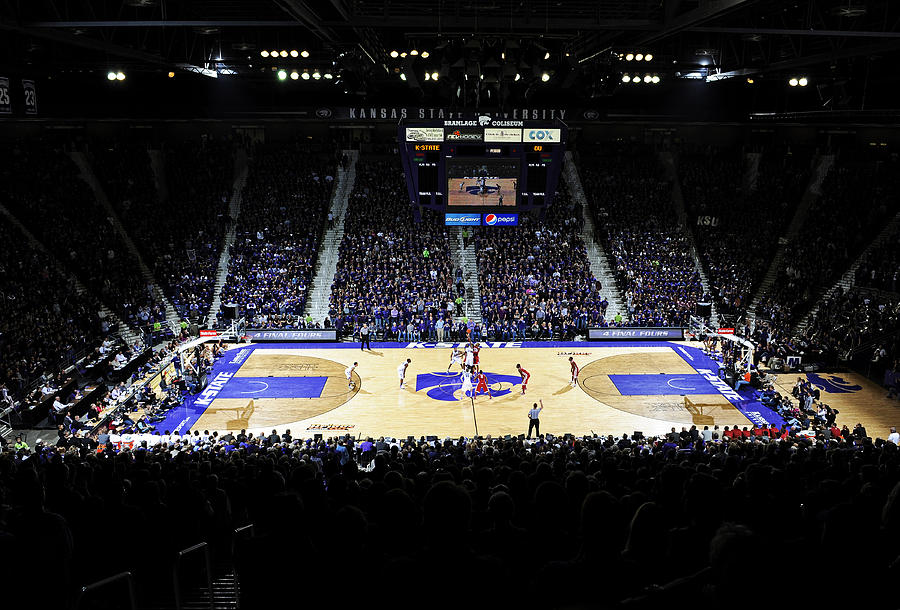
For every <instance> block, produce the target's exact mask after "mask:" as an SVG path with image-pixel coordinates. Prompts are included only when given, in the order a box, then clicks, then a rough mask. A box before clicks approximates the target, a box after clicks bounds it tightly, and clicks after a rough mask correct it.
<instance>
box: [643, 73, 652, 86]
mask: <svg viewBox="0 0 900 610" xmlns="http://www.w3.org/2000/svg"><path fill="white" fill-rule="evenodd" d="M652 81H653V77H652V76H650V75H649V74H645V75H644V82H645V83H647V84H650V83H651V82H652Z"/></svg>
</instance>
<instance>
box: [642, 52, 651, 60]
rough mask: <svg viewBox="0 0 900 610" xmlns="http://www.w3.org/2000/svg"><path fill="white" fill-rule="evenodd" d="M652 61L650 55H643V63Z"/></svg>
mask: <svg viewBox="0 0 900 610" xmlns="http://www.w3.org/2000/svg"><path fill="white" fill-rule="evenodd" d="M652 60H653V55H652V54H651V53H647V54H646V55H644V61H652Z"/></svg>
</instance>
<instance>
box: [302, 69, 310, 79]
mask: <svg viewBox="0 0 900 610" xmlns="http://www.w3.org/2000/svg"><path fill="white" fill-rule="evenodd" d="M300 78H302V79H303V80H309V72H307V71H305V70H304V71H303V74H301V75H300Z"/></svg>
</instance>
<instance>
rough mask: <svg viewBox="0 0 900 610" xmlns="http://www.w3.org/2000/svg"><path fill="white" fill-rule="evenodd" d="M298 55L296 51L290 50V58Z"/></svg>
mask: <svg viewBox="0 0 900 610" xmlns="http://www.w3.org/2000/svg"><path fill="white" fill-rule="evenodd" d="M299 55H300V53H299V52H298V51H297V49H291V57H298V56H299Z"/></svg>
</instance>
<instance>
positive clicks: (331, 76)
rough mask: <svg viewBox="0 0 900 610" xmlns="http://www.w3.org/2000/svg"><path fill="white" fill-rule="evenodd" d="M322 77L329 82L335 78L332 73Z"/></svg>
mask: <svg viewBox="0 0 900 610" xmlns="http://www.w3.org/2000/svg"><path fill="white" fill-rule="evenodd" d="M322 77H323V78H325V79H327V80H331V79H332V78H334V75H333V74H332V73H331V72H326V73H325V74H323V75H322Z"/></svg>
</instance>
